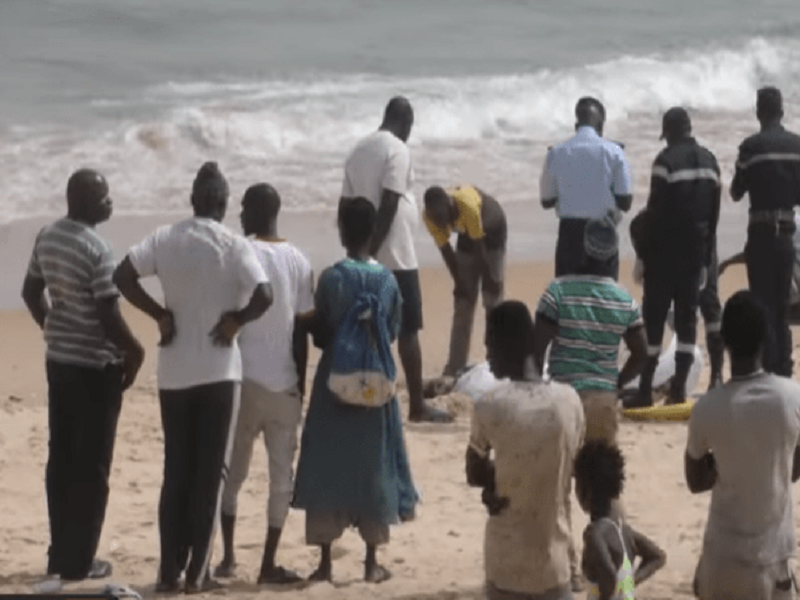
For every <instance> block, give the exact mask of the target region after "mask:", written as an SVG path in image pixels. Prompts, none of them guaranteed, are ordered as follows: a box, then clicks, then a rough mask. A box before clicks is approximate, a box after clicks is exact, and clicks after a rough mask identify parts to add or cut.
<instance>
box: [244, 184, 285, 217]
mask: <svg viewBox="0 0 800 600" xmlns="http://www.w3.org/2000/svg"><path fill="white" fill-rule="evenodd" d="M242 204H248V205H252V206H253V207H254V208H255V207H258V209H259V210H260V211H263V214H264V216H265V217H269V218H273V219H274V218H275V217H276V216H278V213H279V212H280V210H281V197H280V194H278V191H277V190H276V189H275V188H274V187H272V186H271V185H270V184H268V183H256V184H254V185H251V186H250V187H249V188H247V191H245V193H244V197H242Z"/></svg>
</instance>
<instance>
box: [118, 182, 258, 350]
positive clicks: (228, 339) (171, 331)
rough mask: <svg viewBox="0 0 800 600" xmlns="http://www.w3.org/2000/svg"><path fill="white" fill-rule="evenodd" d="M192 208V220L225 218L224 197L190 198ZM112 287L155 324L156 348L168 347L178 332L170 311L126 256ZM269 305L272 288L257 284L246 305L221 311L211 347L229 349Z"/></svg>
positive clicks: (220, 219)
mask: <svg viewBox="0 0 800 600" xmlns="http://www.w3.org/2000/svg"><path fill="white" fill-rule="evenodd" d="M192 206H193V207H194V214H195V216H196V217H204V218H208V219H213V220H215V221H222V219H224V218H225V211H226V209H227V206H228V200H227V198H226V197H215V198H195V197H194V196H193V197H192ZM114 284H115V285H116V286H117V287H118V288H119V291H120V292H121V293H122V295H123V296H125V298H126V299H127V300H128V302H130V303H131V304H133V305H134V306H135V307H136V308H138V309H139V310H141V311H142V312H143V313H145V314H146V315H148V316H149V317H150V318H151V319H153V320H154V321H155V322H156V323H157V324H158V329H159V332H160V334H161V340H160V341H159V346H168V345H169V344H171V343H172V341H173V340H174V339H175V335H176V334H177V333H178V332H177V331H176V330H175V317H174V315H173V314H172V311H171V310H169V309H168V308H166V307H164V306H161V305H160V304H159V303H158V302H156V301H155V300H154V299H153V298H152V296H150V294H148V293H147V292H146V291H145V289H144V288H143V287H142V284H141V283H139V273H137V272H136V269H135V268H134V266H133V264H132V263H131V261H130V257H128V256H126V257H125V259H124V260H123V261H122V262H121V263H120V265H119V266H118V267H117V269H116V270H115V271H114ZM271 304H272V288H271V286H270V285H269V284H268V283H267V284H264V283H260V284H258V285H257V286H256V288H255V290H253V294H252V296H251V297H250V301H249V302H248V304H247V306H245V307H244V308H242V309H240V310H231V311H226V312H224V313H223V314H222V315H221V316H220V318H219V321H217V323H216V325H214V327H213V328H212V329H211V331H210V332H209V334H208V335H209V336H210V337H211V339H212V343H213V344H214V345H215V346H230V345H231V344H232V343H233V340H234V339H235V338H236V336H237V335H238V333H239V331H240V330H241V328H242V327H243V326H244V325H245V324H246V323H249V322H250V321H255V320H256V319H258V318H259V317H260V316H261V315H263V314H264V313H265V312H266V310H267V309H268V308H269V307H270V305H271Z"/></svg>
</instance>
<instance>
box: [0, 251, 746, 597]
mask: <svg viewBox="0 0 800 600" xmlns="http://www.w3.org/2000/svg"><path fill="white" fill-rule="evenodd" d="M629 272H630V265H628V264H625V265H624V266H623V282H624V283H625V284H626V285H628V287H629V289H631V290H632V291H633V292H634V293H635V294H637V295H638V294H639V293H640V289H638V288H637V287H635V286H633V285H632V284H631V283H630V278H629V276H628V274H629ZM551 276H552V263H549V262H548V263H544V262H528V263H522V264H514V265H512V266H511V267H510V268H509V278H508V279H509V282H508V293H507V296H508V297H509V298H515V299H521V300H523V301H525V302H526V303H528V305H529V306H531V308H533V307H534V306H535V303H536V301H537V299H538V297H539V295H540V294H541V292H542V291H543V290H544V288H545V286H546V284H547V282H548V281H549V280H550V278H551ZM721 283H722V295H723V297H727V296H729V295H730V294H731V293H732V291H734V290H736V289H738V288H740V287H743V286H744V285H745V283H746V278H745V275H744V271H743V269H741V268H740V267H735V268H732V269H731V270H730V272H729V273H726V276H725V279H724V280H723V281H722V282H721ZM423 296H424V299H425V307H424V310H425V314H424V319H425V329H424V331H423V332H422V345H423V355H424V364H425V375H426V377H431V376H435V375H437V374H439V373H440V371H441V369H442V367H443V365H444V362H445V359H446V356H445V355H446V350H447V343H448V336H449V328H450V316H451V311H452V300H451V299H452V296H451V285H450V282H449V278H448V276H447V273H446V271H445V270H444V269H443V268H433V269H426V270H424V271H423ZM125 314H126V315H127V316H128V317H129V319H130V322H131V324H132V326H133V328H134V330H135V331H136V333H137V334H138V335H139V336H140V337H141V339H142V341H143V342H144V344H145V346H146V348H147V351H148V355H147V360H146V363H145V366H144V368H143V370H142V372H141V374H140V376H139V380H138V381H137V383H136V385H135V386H134V387H133V388H132V389H131V390H130V391H129V392H128V393H126V395H125V399H124V403H123V409H122V414H121V417H120V421H119V429H118V434H117V443H116V450H115V455H114V463H113V474H112V477H111V496H110V500H109V505H108V511H107V517H106V521H105V526H104V529H103V536H102V539H101V542H100V549H99V552H98V555H99V556H100V557H105V558H109V559H110V560H111V561H112V562H113V564H114V575H113V577H112V578H111V579H110V580H109V581H113V582H119V583H125V584H128V585H130V586H132V587H133V588H135V589H136V590H138V591H140V592H141V593H142V594H143V595H145V596H151V595H153V585H154V581H155V578H156V570H157V565H158V553H159V545H158V528H157V505H158V494H159V486H160V483H161V468H162V467H161V464H162V452H163V450H162V448H163V444H162V434H161V426H160V417H159V410H158V402H157V395H156V380H155V356H156V352H155V336H156V328H155V325H154V324H153V323H151V322H148V321H147V320H146V318H144V317H143V316H142V315H141V314H139V313H138V312H137V311H135V310H133V309H131V308H130V307H128V306H126V307H125ZM479 323H480V320H478V324H476V327H475V332H474V338H473V343H472V358H473V359H474V360H480V359H482V357H483V348H482V343H481V342H482V339H483V328H482V327H481V326H480V324H479ZM0 327H1V328H2V331H3V335H2V340H1V341H0V382H1V383H0V481H2V492H0V515H2V524H1V525H0V593H12V592H16V593H31V592H32V591H33V585H34V584H35V583H36V582H37V581H40V580H41V578H42V575H43V573H44V570H45V566H46V551H47V545H48V535H49V534H48V521H47V510H46V501H45V495H44V466H45V461H46V458H47V408H46V382H45V377H44V359H43V344H42V341H41V335H40V332H39V331H38V330H37V328H36V327H35V325H34V324H33V321H32V320H31V319H30V318H29V317H28V315H27V313H25V312H24V311H13V310H12V311H5V312H0ZM699 339H700V341H702V339H703V338H702V337H700V338H699ZM316 360H317V356H316V355H312V359H311V369H312V373H313V367H314V365H315V363H316ZM310 375H311V373H310ZM706 381H707V374H704V377H703V379H702V380H701V386H703V387H704V386H705V382H706ZM405 431H406V439H407V443H408V448H409V453H410V457H411V462H412V467H413V473H414V477H415V480H416V483H417V485H418V486H419V488H420V489H421V492H422V497H423V503H422V505H421V506H420V510H419V515H418V518H417V519H416V521H414V522H412V523H408V524H405V525H402V526H398V527H396V528H393V530H392V540H391V542H390V544H389V545H388V546H386V547H384V548H383V549H381V550H380V553H379V558H380V560H381V561H382V562H383V563H384V564H385V565H386V566H388V567H389V568H390V569H391V570H392V571H393V573H394V578H393V579H391V580H390V581H388V582H386V583H383V584H381V585H378V586H375V585H367V584H364V583H363V582H362V581H361V577H362V572H363V564H362V561H363V550H364V547H363V544H362V542H361V540H360V538H359V537H358V535H357V533H355V532H353V531H350V532H347V533H346V534H345V535H344V537H343V538H342V539H341V540H340V541H339V542H337V543H336V545H335V547H334V580H335V583H334V584H333V585H329V584H315V585H306V586H300V587H299V588H295V589H294V590H293V591H286V592H285V594H286V596H285V597H287V598H301V599H304V598H479V597H481V586H482V582H483V561H482V552H483V530H484V524H485V522H486V512H485V510H484V508H483V506H482V504H481V502H480V492H479V490H476V489H472V488H469V487H468V486H467V485H466V482H465V475H464V451H465V448H466V445H467V439H468V432H469V414H468V412H467V411H462V414H460V416H459V418H458V419H457V421H456V423H455V424H452V425H447V426H445V425H417V424H410V425H407V426H406V430H405ZM620 438H621V444H622V448H623V451H624V453H625V456H626V458H627V461H628V469H627V472H628V481H627V487H626V491H625V496H624V501H625V506H626V510H627V512H628V514H629V519H630V522H631V524H633V525H634V526H635V527H637V528H640V529H641V531H643V532H644V533H646V534H647V535H648V536H650V537H652V538H653V539H654V540H656V541H657V542H658V543H659V544H660V545H661V546H662V547H663V548H664V549H665V550H666V552H667V555H668V560H667V566H666V567H665V568H664V569H663V570H662V571H660V572H659V573H658V574H657V575H656V577H655V578H653V579H652V580H651V581H649V582H647V583H646V584H644V585H642V586H641V587H640V589H639V590H637V597H638V598H644V599H648V598H651V599H656V598H660V599H661V598H663V599H676V598H690V597H691V588H690V583H691V580H692V575H693V571H694V566H695V564H696V560H697V556H698V552H699V549H700V544H701V540H702V534H703V527H704V524H705V519H706V512H707V508H708V501H709V495H708V494H703V495H700V496H692V495H691V494H690V493H689V492H688V490H687V488H686V485H685V483H684V480H683V451H684V448H685V444H686V424H684V423H660V424H655V423H647V424H644V423H632V422H623V423H622V426H621V432H620ZM265 464H266V461H265V458H264V453H263V452H262V451H260V448H259V451H257V452H256V453H255V456H254V460H253V464H252V467H251V475H250V478H249V479H248V481H247V482H246V483H245V486H244V488H243V490H242V492H241V496H240V502H239V507H240V508H239V510H240V513H239V520H238V524H237V531H236V535H237V537H236V542H237V552H238V554H237V557H238V561H239V571H238V576H237V578H235V579H234V580H233V581H232V582H231V583H230V585H229V586H228V587H227V589H226V590H224V591H220V592H216V593H215V594H213V596H235V597H243V598H244V597H250V596H255V595H256V594H258V593H263V591H264V589H265V588H261V587H258V586H256V585H255V584H254V581H255V578H256V576H257V572H258V567H259V564H260V560H261V553H262V545H263V538H264V533H265V528H266V522H265V521H266V498H267V474H266V468H265ZM573 514H574V515H576V517H575V519H574V521H575V522H574V524H573V527H574V534H575V535H576V536H578V534H579V532H580V531H582V529H583V527H584V526H585V524H586V517H585V516H584V515H583V514H581V513H580V511H578V510H577V509H575V510H573ZM303 522H304V519H303V513H301V512H292V513H291V514H290V516H289V519H288V521H287V524H286V528H285V532H284V536H283V541H282V544H281V547H280V550H279V555H278V558H279V561H280V563H281V564H283V565H285V566H287V567H290V568H293V569H296V570H298V571H299V572H300V573H301V574H303V575H308V574H309V573H310V572H311V571H312V570H313V568H314V566H315V564H316V561H317V558H318V553H317V550H316V549H313V548H310V547H307V546H306V545H305V543H304V531H303ZM578 539H579V538H578ZM220 556H221V545H220V540H219V536H218V538H217V540H216V545H215V552H214V559H213V564H216V563H217V562H218V560H219V558H220ZM104 583H106V582H91V583H88V582H84V583H76V584H70V585H68V586H66V589H67V590H70V591H97V590H98V589H100V588H101V587H102V586H103V584H104ZM211 596H212V595H211V594H210V595H209V597H211ZM581 597H582V595H578V598H581Z"/></svg>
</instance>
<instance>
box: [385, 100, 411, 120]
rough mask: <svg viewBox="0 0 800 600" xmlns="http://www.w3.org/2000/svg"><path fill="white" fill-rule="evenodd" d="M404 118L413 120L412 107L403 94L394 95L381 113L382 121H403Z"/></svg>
mask: <svg viewBox="0 0 800 600" xmlns="http://www.w3.org/2000/svg"><path fill="white" fill-rule="evenodd" d="M406 119H411V120H412V121H413V120H414V109H413V108H411V102H409V101H408V98H406V97H405V96H395V97H394V98H392V99H391V100H389V102H388V103H387V104H386V110H385V111H384V113H383V122H384V123H389V122H405V121H406Z"/></svg>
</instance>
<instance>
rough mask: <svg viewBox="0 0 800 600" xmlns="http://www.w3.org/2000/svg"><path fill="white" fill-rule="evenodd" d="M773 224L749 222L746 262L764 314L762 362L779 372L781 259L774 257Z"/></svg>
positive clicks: (766, 369) (765, 368)
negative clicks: (765, 321) (778, 304)
mask: <svg viewBox="0 0 800 600" xmlns="http://www.w3.org/2000/svg"><path fill="white" fill-rule="evenodd" d="M775 254H776V233H775V228H774V226H765V225H762V224H755V225H751V226H750V227H749V228H748V230H747V245H746V246H745V261H746V264H747V280H748V283H749V287H750V291H751V292H752V293H753V295H754V296H755V297H756V298H758V300H760V301H761V303H762V305H763V307H764V310H765V312H766V317H767V339H766V340H765V341H764V350H763V359H762V360H763V364H764V370H765V371H767V372H769V373H776V374H777V373H778V371H779V370H780V366H779V363H780V358H779V348H778V335H779V334H778V329H779V327H778V317H777V308H778V307H777V302H778V299H777V297H776V291H777V289H778V288H779V287H780V285H779V284H777V285H776V282H778V280H779V279H780V277H781V273H780V259H779V258H778V257H776V255H775Z"/></svg>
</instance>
